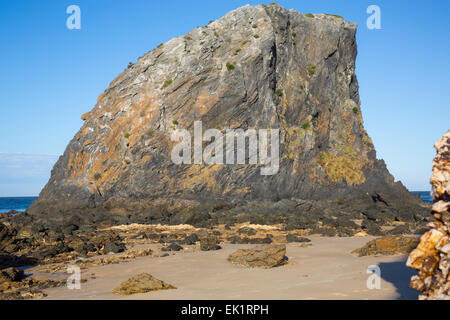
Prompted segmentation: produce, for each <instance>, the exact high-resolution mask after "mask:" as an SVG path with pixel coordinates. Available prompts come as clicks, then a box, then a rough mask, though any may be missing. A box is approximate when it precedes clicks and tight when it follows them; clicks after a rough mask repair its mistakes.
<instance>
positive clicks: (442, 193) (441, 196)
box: [407, 130, 450, 300]
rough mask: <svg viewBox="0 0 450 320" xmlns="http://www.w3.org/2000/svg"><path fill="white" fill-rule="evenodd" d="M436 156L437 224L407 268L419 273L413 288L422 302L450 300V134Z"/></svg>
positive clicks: (433, 179) (434, 192)
mask: <svg viewBox="0 0 450 320" xmlns="http://www.w3.org/2000/svg"><path fill="white" fill-rule="evenodd" d="M434 147H435V148H436V151H437V155H436V157H435V158H434V161H433V171H432V176H431V185H432V195H433V199H434V204H433V207H432V213H433V215H434V217H435V218H436V221H434V222H431V223H430V224H429V226H430V227H431V230H430V231H428V232H427V233H425V234H424V235H423V236H422V238H421V239H420V244H419V245H418V247H417V248H416V249H415V250H414V251H413V252H411V254H410V255H409V258H408V261H407V266H409V267H412V268H415V269H417V270H418V271H419V275H418V276H414V277H412V279H411V287H412V288H414V289H416V290H418V291H421V292H422V295H421V296H420V299H422V300H440V299H442V300H450V241H449V239H450V130H449V131H447V133H446V134H445V135H444V136H443V137H442V138H441V139H439V140H438V141H437V142H436V144H435V145H434Z"/></svg>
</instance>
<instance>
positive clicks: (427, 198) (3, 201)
mask: <svg viewBox="0 0 450 320" xmlns="http://www.w3.org/2000/svg"><path fill="white" fill-rule="evenodd" d="M411 193H412V194H418V195H419V196H420V197H421V198H422V201H423V202H424V203H427V202H428V203H433V199H432V198H431V194H430V192H429V191H412V192H411ZM36 199H37V197H9V198H1V197H0V213H4V212H9V211H11V210H16V211H25V210H27V209H28V207H29V206H30V205H31V203H32V202H33V201H34V200H36Z"/></svg>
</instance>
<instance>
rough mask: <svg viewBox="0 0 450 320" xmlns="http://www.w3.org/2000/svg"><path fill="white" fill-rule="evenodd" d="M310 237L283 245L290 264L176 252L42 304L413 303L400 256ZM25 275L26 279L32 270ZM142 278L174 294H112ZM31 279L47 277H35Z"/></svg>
mask: <svg viewBox="0 0 450 320" xmlns="http://www.w3.org/2000/svg"><path fill="white" fill-rule="evenodd" d="M310 239H311V240H312V246H310V247H302V246H301V244H298V243H291V244H288V245H287V252H286V255H287V256H288V258H289V263H288V264H287V265H285V266H281V267H277V268H273V269H248V268H244V267H238V266H235V265H233V264H231V263H229V262H228V261H227V257H228V255H229V254H230V253H232V252H234V251H236V250H237V249H241V248H251V247H254V245H231V244H228V245H227V244H225V245H223V246H222V247H223V249H222V250H218V251H210V252H201V251H192V250H189V251H187V252H182V251H181V252H176V253H171V255H170V256H168V257H141V258H137V259H135V260H133V261H130V262H126V263H121V264H114V265H104V266H96V267H91V268H89V269H88V270H83V273H82V277H83V278H87V279H88V281H87V282H86V283H82V284H81V289H79V290H76V289H75V290H69V289H68V288H67V287H60V288H53V289H48V290H45V293H46V294H48V296H47V297H46V299H63V300H66V299H67V300H72V299H87V300H95V299H134V300H136V299H138V300H141V299H143V300H145V299H149V300H153V299H154V300H160V299H163V300H172V299H176V300H179V299H189V300H208V299H223V300H227V299H236V300H241V299H274V300H304V299H353V300H355V299H356V300H367V299H369V300H371V299H413V300H416V299H417V297H418V293H417V292H416V291H414V290H412V289H410V288H408V283H409V279H410V278H411V276H412V275H413V274H415V273H414V270H412V269H409V268H407V267H406V266H405V261H406V258H407V257H406V255H395V256H382V257H357V256H356V255H354V254H351V253H350V252H351V251H353V250H354V249H356V248H359V247H362V246H363V245H364V244H365V243H367V242H368V241H370V240H372V239H373V237H353V238H324V237H314V236H313V237H310ZM150 247H151V246H150ZM155 248H156V246H155ZM191 248H192V246H191ZM371 265H378V266H379V267H380V269H381V278H382V279H381V288H380V289H379V290H377V289H373V290H369V289H368V288H367V284H366V283H367V279H368V277H369V276H370V274H368V273H367V268H368V267H369V266H371ZM27 272H31V273H33V269H31V270H28V271H27ZM142 272H146V273H149V274H151V275H153V276H154V277H156V278H158V279H160V280H163V281H165V282H167V283H169V284H172V285H174V286H175V287H177V289H176V290H163V291H155V292H149V293H145V294H137V295H132V296H119V295H115V294H112V293H111V291H112V290H113V289H114V288H115V287H117V286H119V285H120V283H122V282H123V281H126V280H127V279H129V278H131V277H133V276H135V275H137V274H139V273H142ZM91 274H95V279H91V278H90V277H91ZM34 276H36V277H38V278H51V277H49V275H48V274H39V273H37V272H36V273H35V274H34ZM55 278H61V275H59V276H55Z"/></svg>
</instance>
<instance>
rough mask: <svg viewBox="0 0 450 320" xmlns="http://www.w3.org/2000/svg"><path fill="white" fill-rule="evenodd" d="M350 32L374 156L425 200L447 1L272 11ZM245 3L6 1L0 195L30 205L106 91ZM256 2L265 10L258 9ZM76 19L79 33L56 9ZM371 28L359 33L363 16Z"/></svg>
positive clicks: (445, 120)
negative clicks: (335, 19)
mask: <svg viewBox="0 0 450 320" xmlns="http://www.w3.org/2000/svg"><path fill="white" fill-rule="evenodd" d="M278 2H279V3H280V4H281V5H283V6H284V7H286V8H288V9H291V8H293V9H296V10H297V11H299V12H301V13H308V12H311V13H333V14H339V15H342V16H343V17H344V18H346V19H347V20H349V21H352V22H355V23H357V24H358V26H359V27H358V35H357V38H358V39H357V40H358V48H359V55H358V59H357V69H356V72H357V76H358V80H359V84H360V95H361V100H362V110H363V117H364V120H365V127H366V129H367V131H368V133H369V135H370V136H371V137H372V139H373V141H374V143H375V147H376V149H377V152H378V157H379V158H383V159H385V161H386V163H387V165H388V168H389V170H390V171H391V173H392V174H393V175H394V176H395V178H396V179H397V180H401V181H402V182H403V183H404V184H405V185H406V186H407V187H408V188H409V189H410V190H428V189H429V182H428V181H429V176H430V171H431V161H432V159H433V157H434V154H435V152H434V149H433V144H434V142H435V141H436V140H437V139H438V138H439V137H440V136H441V135H442V134H443V133H445V131H446V130H448V129H450V125H449V123H450V121H449V119H450V80H449V78H450V59H449V57H448V55H449V52H450V19H449V18H448V17H449V13H450V1H446V0H445V1H444V0H442V1H425V0H423V1H414V0H410V1H406V0H405V1H403V0H395V1H394V0H386V1H384V0H383V1H380V0H372V1H365V0H361V1H350V0H340V1H336V0H302V1H300V0H293V1H278ZM259 3H260V2H257V1H248V0H245V1H239V0H227V1H225V0H223V1H211V0H192V1H185V0H184V1H182V0H179V1H174V0H171V1H148V0H132V1H125V0H123V1H122V0H120V1H119V0H95V1H92V0H79V1H75V0H70V1H65V0H41V1H25V0H8V1H6V0H5V1H2V2H1V4H0V41H1V50H0V70H1V75H2V77H0V95H1V100H0V110H1V113H0V115H1V122H0V136H1V137H2V138H1V139H0V196H18V195H24V196H25V195H37V194H38V193H39V191H40V189H41V188H42V187H43V185H44V184H45V182H46V181H47V179H48V177H49V175H50V169H51V166H52V164H53V163H54V161H55V160H56V157H55V156H57V155H60V154H62V153H63V151H64V149H65V147H66V145H67V144H68V142H69V141H70V139H71V138H72V137H73V136H74V134H75V133H76V132H77V131H78V130H79V128H80V127H81V125H82V121H81V120H80V115H81V114H83V113H84V112H86V111H89V110H91V109H92V107H93V106H94V104H95V103H96V100H97V97H98V96H99V95H100V94H101V93H102V92H103V91H104V90H105V89H106V88H107V87H108V85H109V83H110V82H111V81H112V80H113V79H114V78H115V77H116V76H117V75H118V74H119V73H120V72H122V71H123V70H124V69H125V68H126V66H127V65H128V63H129V62H130V61H131V62H134V61H136V60H137V58H138V57H139V56H142V55H144V54H145V53H147V52H148V51H150V50H151V49H153V48H154V47H156V46H157V45H158V44H159V43H163V42H166V41H168V40H169V39H171V38H173V37H177V36H180V35H183V34H185V33H187V32H188V31H189V30H191V29H193V28H195V27H197V26H202V25H205V24H207V23H208V22H209V21H210V20H215V19H218V18H220V17H222V16H223V15H224V14H226V13H227V12H228V11H230V10H233V9H236V8H238V7H240V6H243V5H246V4H252V5H253V4H259ZM267 3H268V2H267ZM72 4H75V5H78V6H80V8H81V30H68V29H67V28H66V19H67V17H68V16H69V15H68V14H66V8H67V7H68V6H69V5H72ZM371 4H376V5H378V6H379V7H380V8H381V19H382V29H381V30H369V29H368V28H367V27H366V19H367V17H368V14H367V13H366V9H367V7H368V6H369V5H371Z"/></svg>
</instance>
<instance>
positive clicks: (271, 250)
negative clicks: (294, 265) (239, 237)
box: [228, 245, 287, 268]
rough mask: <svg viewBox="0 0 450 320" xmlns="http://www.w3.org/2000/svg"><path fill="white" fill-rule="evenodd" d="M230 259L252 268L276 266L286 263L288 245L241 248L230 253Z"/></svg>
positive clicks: (234, 262)
mask: <svg viewBox="0 0 450 320" xmlns="http://www.w3.org/2000/svg"><path fill="white" fill-rule="evenodd" d="M228 261H230V262H231V263H233V264H236V265H240V266H244V267H250V268H274V267H279V266H281V265H283V264H285V263H286V261H287V259H286V246H285V245H275V246H269V247H256V248H253V249H241V250H238V251H236V252H235V253H232V254H230V256H229V257H228Z"/></svg>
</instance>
